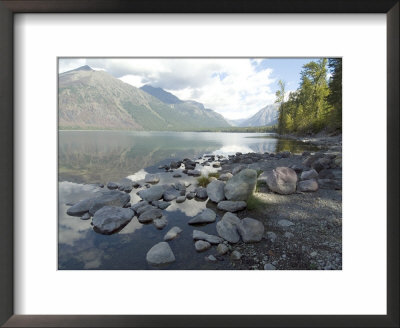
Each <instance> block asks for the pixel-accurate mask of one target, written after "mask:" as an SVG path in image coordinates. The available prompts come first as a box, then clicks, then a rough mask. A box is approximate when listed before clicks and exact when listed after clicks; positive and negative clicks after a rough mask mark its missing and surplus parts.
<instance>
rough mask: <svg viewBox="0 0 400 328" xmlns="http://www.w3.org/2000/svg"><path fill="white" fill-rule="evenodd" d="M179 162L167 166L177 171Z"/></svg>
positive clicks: (179, 165)
mask: <svg viewBox="0 0 400 328" xmlns="http://www.w3.org/2000/svg"><path fill="white" fill-rule="evenodd" d="M181 164H182V163H181V162H171V164H170V165H169V166H170V168H171V169H179V168H180V167H181Z"/></svg>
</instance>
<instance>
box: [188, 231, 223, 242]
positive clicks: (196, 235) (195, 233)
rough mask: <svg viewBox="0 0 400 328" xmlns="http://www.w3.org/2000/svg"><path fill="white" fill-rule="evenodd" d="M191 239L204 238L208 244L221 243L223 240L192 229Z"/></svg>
mask: <svg viewBox="0 0 400 328" xmlns="http://www.w3.org/2000/svg"><path fill="white" fill-rule="evenodd" d="M193 239H194V240H205V241H208V242H209V243H210V244H213V245H217V244H220V243H222V242H223V241H224V240H223V239H222V238H220V237H218V236H215V235H209V234H207V233H205V232H203V231H200V230H193Z"/></svg>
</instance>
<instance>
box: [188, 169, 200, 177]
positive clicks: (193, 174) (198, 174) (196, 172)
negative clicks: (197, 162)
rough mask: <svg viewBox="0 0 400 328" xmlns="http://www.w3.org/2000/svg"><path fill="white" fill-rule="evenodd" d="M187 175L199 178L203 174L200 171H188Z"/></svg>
mask: <svg viewBox="0 0 400 328" xmlns="http://www.w3.org/2000/svg"><path fill="white" fill-rule="evenodd" d="M187 174H188V175H192V176H194V177H199V176H200V175H201V172H200V171H199V170H188V172H187Z"/></svg>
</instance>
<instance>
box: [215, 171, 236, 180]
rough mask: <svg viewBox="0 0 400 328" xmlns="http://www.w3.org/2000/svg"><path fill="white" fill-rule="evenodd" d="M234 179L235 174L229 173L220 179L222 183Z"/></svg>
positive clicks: (222, 175)
mask: <svg viewBox="0 0 400 328" xmlns="http://www.w3.org/2000/svg"><path fill="white" fill-rule="evenodd" d="M232 177H233V174H232V173H229V172H227V173H224V174H221V175H220V176H219V178H218V179H219V180H221V181H228V180H229V179H230V178H232Z"/></svg>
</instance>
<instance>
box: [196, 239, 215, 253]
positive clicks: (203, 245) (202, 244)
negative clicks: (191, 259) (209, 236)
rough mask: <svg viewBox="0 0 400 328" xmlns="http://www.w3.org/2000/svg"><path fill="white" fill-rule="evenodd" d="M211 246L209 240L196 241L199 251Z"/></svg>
mask: <svg viewBox="0 0 400 328" xmlns="http://www.w3.org/2000/svg"><path fill="white" fill-rule="evenodd" d="M210 247H211V244H210V243H209V242H208V241H204V240H198V241H196V242H195V243H194V248H196V251H198V252H204V251H206V250H207V249H209V248H210Z"/></svg>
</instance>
